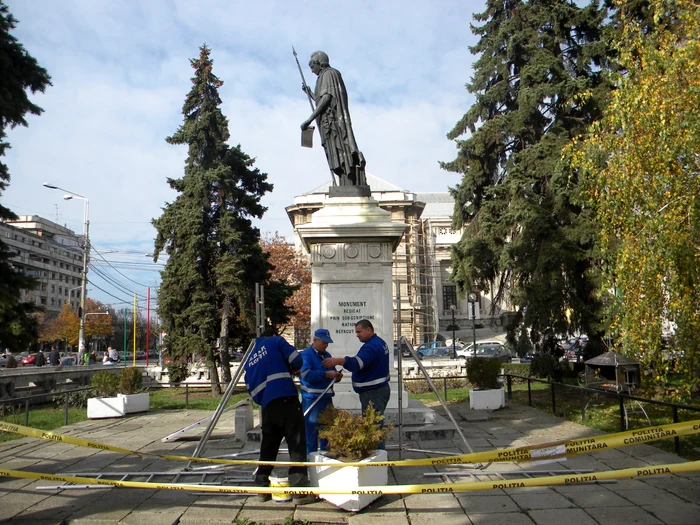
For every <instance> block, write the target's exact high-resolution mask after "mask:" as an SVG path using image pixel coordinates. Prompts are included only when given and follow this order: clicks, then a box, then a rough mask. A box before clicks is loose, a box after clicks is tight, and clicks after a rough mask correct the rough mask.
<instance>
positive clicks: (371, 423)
mask: <svg viewBox="0 0 700 525" xmlns="http://www.w3.org/2000/svg"><path fill="white" fill-rule="evenodd" d="M383 419H384V416H382V415H380V414H378V413H377V412H376V411H375V410H374V407H372V405H371V404H370V406H369V407H368V408H367V410H366V411H365V414H364V416H362V415H360V414H353V413H351V412H348V411H345V410H338V409H336V408H335V407H333V406H329V407H328V408H327V409H326V410H324V411H323V413H322V414H321V415H320V416H319V423H320V424H321V425H322V427H321V430H320V432H319V436H320V437H321V438H322V439H326V440H328V449H329V450H328V452H323V451H319V452H312V453H311V454H310V455H309V461H312V462H314V463H326V464H327V465H328V466H325V465H324V466H319V467H310V469H309V470H310V473H311V483H312V485H315V486H318V487H320V488H345V489H351V488H359V487H368V486H382V485H386V483H387V479H388V474H387V467H386V466H379V467H346V466H343V462H346V461H353V462H355V461H359V462H367V463H373V462H383V461H386V460H387V453H386V450H378V447H379V445H380V443H382V442H384V441H386V439H387V438H388V437H389V436H390V435H391V432H392V430H393V426H391V425H389V426H386V427H382V426H381V422H382V420H383ZM379 496H380V494H362V495H359V494H321V498H323V499H325V500H326V501H328V502H329V503H332V504H334V505H336V506H337V507H340V508H343V509H345V510H350V511H353V512H357V511H359V510H361V509H363V508H364V507H366V506H367V505H369V504H370V503H371V502H372V501H374V500H375V499H377V498H379Z"/></svg>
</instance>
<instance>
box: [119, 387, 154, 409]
mask: <svg viewBox="0 0 700 525" xmlns="http://www.w3.org/2000/svg"><path fill="white" fill-rule="evenodd" d="M117 397H120V398H122V399H123V400H124V413H125V414H133V413H135V412H146V411H147V410H148V409H149V408H151V396H150V395H149V394H148V392H144V393H143V394H117Z"/></svg>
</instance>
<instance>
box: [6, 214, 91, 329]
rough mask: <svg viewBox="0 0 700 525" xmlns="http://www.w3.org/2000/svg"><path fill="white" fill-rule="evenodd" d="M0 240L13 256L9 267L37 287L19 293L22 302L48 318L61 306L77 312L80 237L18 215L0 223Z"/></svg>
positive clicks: (79, 278)
mask: <svg viewBox="0 0 700 525" xmlns="http://www.w3.org/2000/svg"><path fill="white" fill-rule="evenodd" d="M0 238H1V239H2V241H3V242H4V243H5V244H6V245H7V246H8V248H9V250H10V251H12V252H14V253H15V256H14V257H12V259H11V260H10V261H11V263H12V265H13V266H14V267H15V268H16V269H18V270H19V271H21V272H22V273H24V274H26V275H30V276H32V277H35V278H36V279H37V281H38V283H39V284H38V286H37V287H36V288H35V289H34V290H22V297H21V300H22V301H25V302H33V303H35V304H37V305H39V306H42V307H43V308H44V309H45V311H46V313H47V314H49V315H55V314H57V313H58V312H60V311H61V309H62V308H63V305H64V304H65V303H69V304H70V306H71V308H72V309H73V310H77V309H78V306H79V304H80V286H81V272H82V266H83V249H82V241H83V237H82V235H76V233H75V232H73V230H70V229H68V228H66V227H65V226H61V225H60V224H56V223H55V222H52V221H50V220H48V219H44V218H43V217H39V216H38V215H22V216H20V217H18V219H17V220H15V221H8V222H0Z"/></svg>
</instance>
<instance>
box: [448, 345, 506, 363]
mask: <svg viewBox="0 0 700 525" xmlns="http://www.w3.org/2000/svg"><path fill="white" fill-rule="evenodd" d="M457 355H458V356H459V357H461V358H463V359H472V358H473V357H474V356H475V355H476V357H483V358H486V357H490V358H494V359H498V360H499V361H500V362H501V363H510V362H511V360H512V358H513V356H512V355H511V353H510V350H508V349H507V348H506V347H505V345H504V344H503V343H501V342H500V341H486V342H482V343H476V354H474V345H469V346H468V347H467V348H466V349H464V350H461V349H460V350H459V351H458V352H457Z"/></svg>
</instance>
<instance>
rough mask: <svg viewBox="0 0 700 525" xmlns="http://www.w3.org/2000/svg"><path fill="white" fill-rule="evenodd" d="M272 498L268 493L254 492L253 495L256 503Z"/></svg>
mask: <svg viewBox="0 0 700 525" xmlns="http://www.w3.org/2000/svg"><path fill="white" fill-rule="evenodd" d="M271 499H272V496H271V495H270V494H256V495H255V501H256V502H257V503H265V502H266V501H270V500H271Z"/></svg>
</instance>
